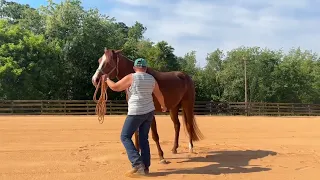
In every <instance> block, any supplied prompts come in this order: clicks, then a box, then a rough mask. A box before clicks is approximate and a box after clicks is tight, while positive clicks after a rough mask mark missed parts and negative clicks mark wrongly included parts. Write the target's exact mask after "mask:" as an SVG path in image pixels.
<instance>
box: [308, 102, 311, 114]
mask: <svg viewBox="0 0 320 180" xmlns="http://www.w3.org/2000/svg"><path fill="white" fill-rule="evenodd" d="M308 114H309V116H310V115H311V109H310V104H308Z"/></svg>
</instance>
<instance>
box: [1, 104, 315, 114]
mask: <svg viewBox="0 0 320 180" xmlns="http://www.w3.org/2000/svg"><path fill="white" fill-rule="evenodd" d="M106 106H107V115H120V114H126V113H127V103H126V101H123V100H117V101H111V100H109V101H108V102H107V104H106ZM95 107H96V103H95V102H94V101H92V100H0V114H1V115H6V114H7V115H94V114H95ZM194 112H195V114H196V115H217V114H221V115H264V116H285V115H290V116H297V115H299V116H302V115H305V116H319V115H320V104H298V103H260V102H250V103H247V104H246V103H244V102H223V103H221V102H213V101H196V103H195V109H194ZM179 113H180V114H181V109H180V112H179ZM157 114H168V113H157Z"/></svg>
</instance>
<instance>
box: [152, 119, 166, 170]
mask: <svg viewBox="0 0 320 180" xmlns="http://www.w3.org/2000/svg"><path fill="white" fill-rule="evenodd" d="M151 132H152V139H153V140H154V141H155V143H156V146H157V149H158V154H159V159H160V163H161V164H166V163H167V161H166V160H165V159H164V157H163V151H162V149H161V146H160V142H159V134H158V130H157V123H156V118H155V117H153V120H152V123H151Z"/></svg>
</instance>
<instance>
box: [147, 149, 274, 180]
mask: <svg viewBox="0 0 320 180" xmlns="http://www.w3.org/2000/svg"><path fill="white" fill-rule="evenodd" d="M276 154H277V153H276V152H273V151H264V150H256V151H255V150H245V151H215V152H210V153H209V155H207V156H206V157H193V158H190V159H188V160H185V161H181V162H178V163H187V162H206V163H211V164H209V165H207V166H203V167H196V168H188V169H167V170H166V171H164V172H154V173H152V172H150V176H152V177H156V176H166V175H169V174H208V175H219V174H232V173H252V172H261V171H269V170H271V168H267V167H260V166H252V165H249V161H250V160H253V159H259V158H264V157H266V156H269V155H272V156H274V155H276Z"/></svg>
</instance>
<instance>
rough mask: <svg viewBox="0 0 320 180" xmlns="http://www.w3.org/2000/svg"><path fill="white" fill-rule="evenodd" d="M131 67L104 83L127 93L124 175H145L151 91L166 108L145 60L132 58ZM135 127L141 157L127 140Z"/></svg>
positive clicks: (152, 105) (152, 110) (147, 158)
mask: <svg viewBox="0 0 320 180" xmlns="http://www.w3.org/2000/svg"><path fill="white" fill-rule="evenodd" d="M133 69H134V71H135V73H132V74H128V75H127V76H125V77H124V78H122V79H121V80H119V81H118V82H117V83H114V82H113V81H112V80H110V79H109V78H107V80H106V83H107V84H108V86H109V87H110V89H112V90H113V91H123V90H126V92H127V95H128V115H127V118H126V119H125V122H124V125H123V127H122V132H121V142H122V144H123V145H124V147H125V149H126V152H127V155H128V158H129V160H130V162H131V164H132V170H131V171H129V172H128V173H127V175H131V174H134V173H138V174H140V175H145V174H146V173H149V166H150V147H149V141H148V134H149V130H150V126H151V123H152V120H153V117H154V111H155V106H154V102H153V98H152V93H154V94H155V96H156V98H157V99H158V101H159V103H160V105H161V108H162V111H163V112H165V111H166V106H165V103H164V98H163V95H162V93H161V91H160V89H159V86H158V83H157V81H156V80H155V79H154V77H153V76H152V75H150V74H148V73H146V71H147V62H146V60H145V59H142V58H139V59H136V60H135V62H134V67H133ZM136 130H138V131H139V144H140V149H141V156H140V154H139V152H138V150H137V149H136V148H135V146H134V144H133V142H132V140H131V138H132V136H133V134H134V132H135V131H136Z"/></svg>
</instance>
